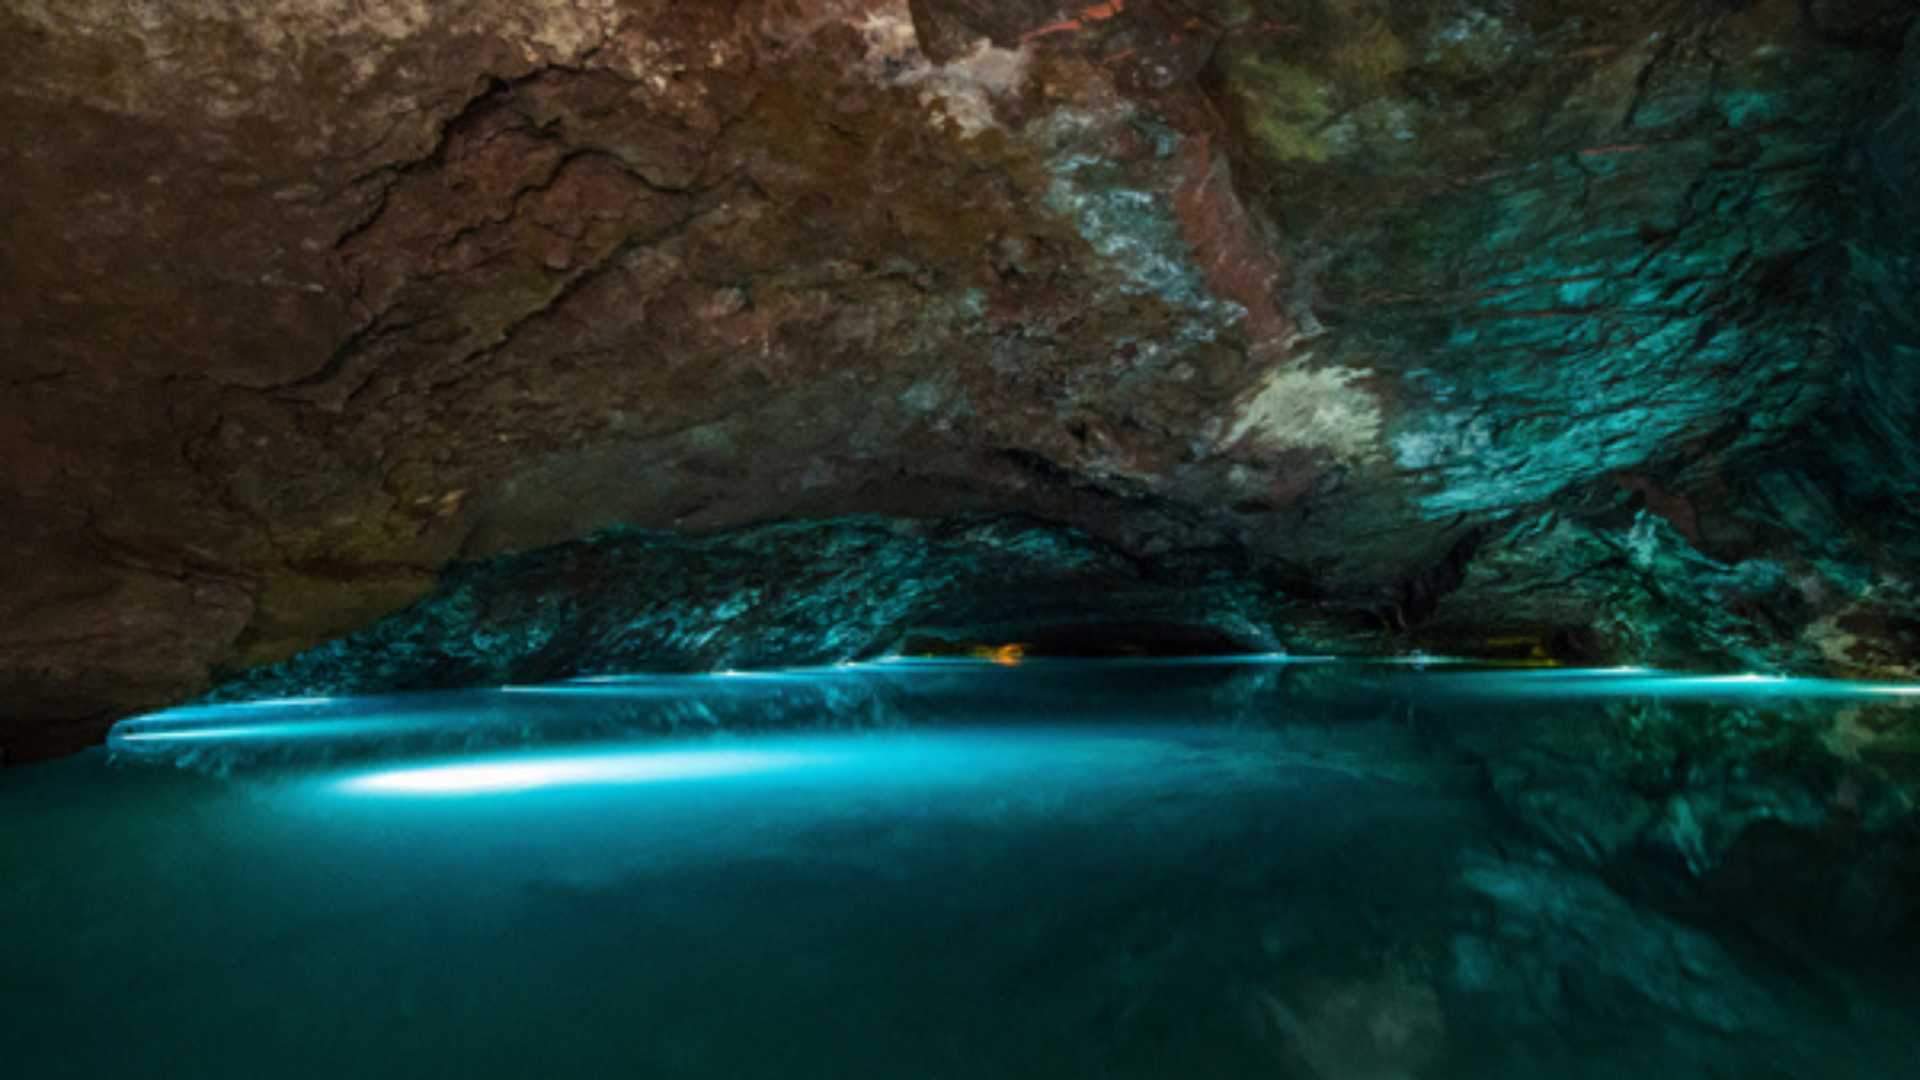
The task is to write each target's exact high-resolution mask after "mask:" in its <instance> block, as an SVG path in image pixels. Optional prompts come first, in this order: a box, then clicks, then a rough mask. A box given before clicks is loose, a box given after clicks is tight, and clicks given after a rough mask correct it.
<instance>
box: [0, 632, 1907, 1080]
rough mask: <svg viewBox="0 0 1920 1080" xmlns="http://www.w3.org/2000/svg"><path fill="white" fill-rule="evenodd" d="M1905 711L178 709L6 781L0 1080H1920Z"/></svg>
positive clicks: (1082, 680) (1423, 706)
mask: <svg viewBox="0 0 1920 1080" xmlns="http://www.w3.org/2000/svg"><path fill="white" fill-rule="evenodd" d="M1916 696H1920V687H1915V686H1907V685H1901V684H1890V683H1852V682H1842V681H1833V680H1814V679H1780V678H1768V677H1761V676H1744V677H1743V676H1687V675H1679V674H1669V673H1658V672H1652V671H1646V670H1639V669H1595V670H1576V669H1556V668H1511V667H1508V668H1488V667H1484V666H1476V665H1466V664H1450V663H1447V662H1445V661H1444V660H1441V659H1438V658H1428V657H1415V658H1411V659H1409V660H1407V661H1406V662H1401V663H1356V662H1345V661H1334V660H1324V659H1316V658H1294V657H1280V656H1237V657H1223V658H1218V659H1202V658H1185V659H1177V660H1145V659H1136V660H1045V659H1039V660H1024V661H1021V662H1013V661H1008V662H1003V663H993V662H985V661H973V660H960V659H943V660H891V661H879V662H873V663H863V664H844V665H837V666H831V667H821V668H810V669H788V670H763V671H753V672H731V673H716V674H710V675H648V676H634V677H603V678H594V679H582V680H574V681H568V682H560V683H554V684H547V685H530V686H507V687H502V688H498V689H493V690H468V691H455V692H445V693H421V694H407V695H387V696H368V697H343V698H326V697H313V698H300V699H282V700H271V701H259V702H253V703H248V704H231V705H203V706H189V707H182V708H178V709H174V710H170V711H167V712H162V713H158V714H152V715H148V716H144V717H138V718H133V719H129V720H127V721H123V722H122V723H121V724H120V725H119V726H118V727H116V728H115V730H114V732H113V734H112V736H111V737H110V740H109V744H108V746H107V747H106V748H104V749H101V750H95V751H89V752H87V753H84V754H81V755H78V756H75V757H70V758H67V759H64V760H60V761H56V762H52V763H47V764H40V765H30V766H25V767H22V768H17V769H10V770H7V771H6V772H4V773H0V820H4V821H5V822H7V824H8V827H7V828H6V829H5V830H4V831H0V865H3V866H6V867H7V868H8V873H7V875H6V876H5V878H4V879H0V925H4V926H5V927H6V928H7V932H6V934H5V935H4V937H3V938H0V961H3V962H0V1031H4V1032H5V1038H4V1046H5V1054H6V1059H7V1062H8V1071H9V1074H10V1075H15V1076H23V1077H26V1076H31V1077H36V1078H37V1077H60V1076H75V1077H81V1076H196V1077H227V1076H231V1077H260V1076H287V1077H305V1076H313V1077H322V1076H326V1077H338V1076H368V1077H372V1076H394V1077H419V1076H463V1077H480V1076H489V1077H490V1076H500V1077H508V1076H563V1075H579V1076H615V1075H618V1076H649V1077H655V1076H657V1077H673V1076H728V1077H823V1078H825V1077H1082V1076H1084V1077H1167V1076H1194V1077H1201V1076H1204V1077H1242V1076H1244V1077H1263V1078H1272V1077H1301V1078H1320V1080H1335V1078H1343V1080H1344V1078H1380V1080H1387V1078H1415V1077H1419V1078H1428V1080H1438V1078H1453V1077H1459V1078H1486V1077H1514V1078H1521V1077H1544V1076H1569V1077H1593V1078H1596V1080H1598V1078H1608V1080H1611V1078H1623V1077H1635V1076H1646V1075H1657V1076H1689V1077H1691V1076H1699V1077H1806V1078H1818V1077H1833V1078H1842V1077H1892V1076H1903V1075H1915V1074H1920V1040H1916V1037H1915V1033H1914V1029H1913V1021H1912V1017H1913V1016H1914V1014H1915V1010H1916V1008H1920V965H1916V964H1915V963H1914V962H1913V961H1914V957H1915V956H1920V951H1916V947H1917V946H1920V921H1917V919H1916V915H1917V914H1920V877H1917V876H1916V873H1915V867H1916V865H1920V861H1917V860H1916V845H1920V829H1917V828H1916V823H1917V822H1920V815H1916V811H1915V805H1914V795H1915V792H1916V791H1920V714H1917V713H1915V712H1913V711H1912V710H1913V707H1914V705H1915V698H1916Z"/></svg>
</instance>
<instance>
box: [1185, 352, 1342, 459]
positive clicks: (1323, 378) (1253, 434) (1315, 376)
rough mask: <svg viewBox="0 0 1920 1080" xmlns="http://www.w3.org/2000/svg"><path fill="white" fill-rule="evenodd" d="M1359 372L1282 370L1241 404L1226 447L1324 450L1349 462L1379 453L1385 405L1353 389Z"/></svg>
mask: <svg viewBox="0 0 1920 1080" xmlns="http://www.w3.org/2000/svg"><path fill="white" fill-rule="evenodd" d="M1366 375H1367V372H1365V371H1363V370H1360V369H1358V368H1348V367H1327V368H1318V369H1308V368H1305V367H1302V366H1300V362H1299V361H1298V360H1295V361H1292V362H1290V363H1288V364H1286V365H1285V366H1283V367H1280V368H1277V369H1275V370H1274V372H1273V373H1272V374H1270V375H1268V376H1267V378H1266V380H1265V381H1264V382H1262V383H1261V384H1260V386H1259V387H1258V388H1257V389H1256V390H1255V391H1254V392H1253V393H1252V394H1251V395H1250V396H1249V397H1247V398H1246V403H1245V404H1243V405H1242V406H1240V409H1239V411H1238V413H1236V414H1235V416H1234V419H1233V423H1232V425H1231V426H1230V427H1228V429H1227V433H1226V435H1225V436H1224V437H1223V438H1222V439H1221V440H1220V445H1222V446H1234V445H1238V444H1241V443H1246V444H1249V445H1251V446H1253V447H1256V448H1258V449H1263V450H1270V451H1281V450H1324V451H1326V452H1328V453H1330V454H1332V455H1333V456H1334V457H1336V458H1338V459H1340V460H1342V461H1345V462H1349V463H1359V462H1363V461H1369V460H1371V459H1373V458H1375V457H1377V456H1378V455H1379V438H1380V404H1379V402H1378V401H1377V400H1376V399H1375V398H1374V396H1373V395H1372V394H1370V393H1368V392H1367V391H1365V390H1363V389H1361V388H1359V387H1357V386H1355V385H1353V384H1354V383H1355V382H1356V381H1357V380H1359V379H1361V378H1364V377H1365V376H1366Z"/></svg>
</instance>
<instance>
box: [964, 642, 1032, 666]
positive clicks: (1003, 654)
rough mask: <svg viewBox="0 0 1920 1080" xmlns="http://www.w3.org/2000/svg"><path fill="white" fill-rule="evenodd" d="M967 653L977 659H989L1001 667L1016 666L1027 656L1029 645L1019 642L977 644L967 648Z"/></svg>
mask: <svg viewBox="0 0 1920 1080" xmlns="http://www.w3.org/2000/svg"><path fill="white" fill-rule="evenodd" d="M967 655H969V656H972V657H973V658H974V659H976V660H988V661H991V662H993V663H996V664H999V665H1000V666H1001V667H1015V666H1017V665H1018V664H1019V663H1020V661H1022V660H1025V659H1026V658H1027V647H1026V646H1025V645H1021V644H1019V643H1018V642H1016V643H1014V644H1011V645H975V646H974V647H973V648H971V649H968V650H967Z"/></svg>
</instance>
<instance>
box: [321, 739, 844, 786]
mask: <svg viewBox="0 0 1920 1080" xmlns="http://www.w3.org/2000/svg"><path fill="white" fill-rule="evenodd" d="M821 760H822V756H821V755H815V754H799V753H791V752H785V753H783V752H775V751H756V750H682V751H651V752H649V751H628V752H616V753H597V754H564V755H563V754H546V755H539V756H533V757H512V758H500V759H494V760H480V761H458V762H447V763H443V764H437V765H424V766H414V767H409V768H404V769H389V770H386V771H383V772H376V773H369V774H366V775H364V776H356V777H354V778H352V779H350V780H347V781H345V782H343V783H342V784H341V785H340V786H341V788H342V789H344V790H346V791H352V792H359V793H363V794H376V795H501V794H511V793H515V792H522V791H538V790H544V789H551V788H565V787H581V786H589V785H610V784H612V785H624V784H652V783H662V782H667V781H675V780H703V779H711V778H715V777H722V776H743V775H747V774H753V773H767V772H775V771H779V770H784V769H792V768H797V767H799V766H802V765H808V764H817V763H819V762H820V761H821Z"/></svg>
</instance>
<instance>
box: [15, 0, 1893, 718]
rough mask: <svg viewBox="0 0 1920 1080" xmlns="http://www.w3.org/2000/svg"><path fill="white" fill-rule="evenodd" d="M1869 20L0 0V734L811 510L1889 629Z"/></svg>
mask: <svg viewBox="0 0 1920 1080" xmlns="http://www.w3.org/2000/svg"><path fill="white" fill-rule="evenodd" d="M1912 21H1913V13H1912V12H1911V10H1910V5H1908V4H1906V3H1899V2H1884V3H1883V2H1871V3H1851V4H1844V5H1843V4H1835V3H1824V2H1817V0H1810V2H1798V0H1754V2H1747V3H1740V2H1705V0H1700V2H1693V0H1689V2H1674V0H1635V2H1629V3H1606V4H1598V3H1587V2H1580V0H1552V2H1546V3H1539V4H1526V5H1520V4H1509V3H1497V2H1465V0H1459V2H1451V3H1443V4H1433V3H1425V2H1421V3H1415V2H1412V0H1404V2H1402V0H1393V2H1387V0H1220V2H1203V3H1175V2H1172V0H1160V2H1153V0H1130V2H1119V0H1115V2H1112V3H1104V4H1095V5H1082V4H1078V3H1071V2H1070V3H1053V2H1049V0H1015V2H996V3H982V2H978V0H913V2H911V3H907V2H904V0H740V2H734V3H718V2H716V3H691V4H689V3H678V4H675V3H667V2H665V0H658V2H649V0H544V2H540V3H533V4H526V3H507V2H504V0H466V2H463V3H455V4H434V5H427V4H420V3H395V4H388V5H377V6H368V5H361V4H355V3H347V2H344V0H270V2H266V3H249V4H240V3H235V2H232V0H190V2H181V3H175V4H168V5H162V6H159V7H139V8H130V7H127V6H125V5H121V4H118V3H113V2H111V0H78V2H63V3H51V2H43V0H22V2H17V3H14V4H11V5H9V6H8V8H7V9H6V10H5V11H4V12H0V40H3V41H4V42H5V43H6V44H7V46H8V54H9V57H10V59H11V65H12V66H11V70H10V73H9V77H8V78H7V79H6V80H4V83H0V121H4V123H5V124H6V126H7V129H8V130H9V131H10V132H13V133H14V135H13V137H11V138H10V139H9V140H8V141H7V142H6V144H5V145H0V178H4V180H5V181H6V183H7V187H8V190H9V193H10V196H9V212H8V235H9V239H8V242H7V243H6V244H5V245H0V281H3V282H4V283H5V295H6V296H7V297H8V302H7V303H6V304H5V305H4V306H0V387H4V394H3V395H0V461H3V462H4V464H0V552H4V555H5V557H6V563H5V565H6V569H5V570H4V571H0V574H4V575H5V579H4V582H3V584H4V587H0V746H5V745H8V744H12V745H14V746H15V747H16V749H15V751H14V752H15V753H16V754H18V753H21V752H24V751H22V750H21V749H19V748H20V747H25V746H26V745H27V742H28V739H29V736H31V740H32V742H33V743H34V745H35V746H39V747H48V746H55V745H76V744H78V743H81V742H85V741H87V740H90V739H93V738H96V737H97V735H98V733H99V732H100V731H101V730H102V729H103V727H104V724H105V723H106V722H107V721H108V720H110V719H111V718H112V717H114V716H116V715H120V714H123V713H125V712H127V711H129V710H133V709H139V708H145V707H149V706H152V705H156V704H159V703H163V702H166V701H172V700H177V699H179V698H181V697H182V696H185V695H189V694H193V693H196V692H198V691H200V690H202V689H204V688H205V687H207V686H208V685H209V684H210V683H211V682H212V681H213V680H215V679H216V678H218V677H221V676H224V675H226V674H230V673H233V672H236V671H240V670H244V669H247V668H250V667H254V666H257V665H261V664H267V663H273V662H277V661H280V660H283V659H285V658H287V657H289V656H291V655H293V654H295V653H297V652H299V651H300V650H302V649H305V648H308V647H310V646H313V645H315V644H317V643H319V642H322V641H326V640H329V639H333V638H337V637H339V636H340V635H342V634H344V633H347V632H349V631H352V630H354V629H356V628H359V627H362V626H366V625H368V624H369V623H371V622H373V621H374V620H376V619H378V618H379V617H381V616H384V615H387V614H389V613H391V612H395V611H398V610H400V609H403V608H405V607H406V606H407V605H408V604H410V603H413V602H414V601H416V600H418V599H420V598H421V597H423V596H427V595H428V594H429V593H430V592H431V591H432V590H433V589H434V588H435V583H436V582H437V581H438V580H440V574H441V570H442V568H443V567H445V566H447V565H449V564H450V563H454V562H472V561H476V560H484V559H487V558H489V557H493V556H497V555H502V554H511V553H515V552H523V551H529V550H535V549H539V548H542V547H543V546H546V545H551V544H555V543H560V542H564V541H569V540H572V539H574V538H578V537H582V536H588V535H593V534H596V533H597V532H599V531H600V530H604V529H607V528H610V527H624V528H631V527H639V528H645V529H655V530H674V531H678V532H680V533H683V534H693V535H698V534H706V533H711V532H714V531H717V530H728V529H733V528H737V527H741V526H749V525H754V524H756V523H762V522H768V521H773V520H778V519H822V520H824V519H830V518H834V517H836V516H837V515H843V514H849V513H860V514H880V515H888V516H893V517H900V518H909V519H941V518H947V517H951V516H953V515H970V514H975V513H979V512H984V511H995V512H1015V513H1020V514H1024V515H1029V516H1031V517H1032V518H1033V519H1035V520H1038V521H1044V522H1047V523H1050V525H1051V526H1053V527H1059V528H1065V529H1073V530H1078V531H1079V533H1080V534H1084V536H1085V537H1086V538H1087V540H1086V542H1088V543H1092V544H1097V545H1101V546H1103V547H1105V548H1110V549H1111V550H1112V551H1114V552H1116V553H1118V556H1119V557H1122V558H1124V559H1128V560H1156V559H1158V560H1178V559H1181V558H1187V557H1196V556H1198V555H1200V554H1204V553H1218V552H1228V553H1231V557H1230V558H1228V559H1227V560H1226V561H1225V562H1224V563H1222V564H1221V565H1224V566H1230V567H1242V566H1250V567H1255V568H1257V573H1252V574H1250V575H1249V576H1248V578H1247V580H1248V581H1250V582H1257V583H1258V586H1259V588H1261V589H1262V590H1265V591H1267V592H1270V593H1273V594H1275V595H1274V598H1273V600H1272V601H1271V605H1272V606H1271V608H1270V610H1271V611H1273V612H1276V613H1278V612H1281V611H1289V612H1292V613H1293V615H1291V616H1288V617H1290V618H1292V617H1297V618H1299V619H1301V620H1302V621H1303V624H1304V623H1306V622H1310V621H1314V620H1333V621H1336V622H1341V623H1342V624H1343V625H1344V626H1346V627H1349V628H1353V629H1354V630H1355V632H1363V633H1368V634H1372V635H1374V639H1375V640H1376V643H1377V644H1378V646H1379V647H1382V648H1401V647H1407V646H1409V645H1413V644H1425V645H1430V646H1433V647H1450V648H1469V649H1470V648H1472V647H1475V646H1476V645H1484V644H1486V643H1487V642H1489V641H1492V640H1496V639H1500V640H1505V639H1511V638H1515V637H1518V638H1523V639H1532V640H1536V641H1538V642H1542V643H1553V642H1571V643H1573V645H1577V646H1578V648H1579V650H1580V651H1582V652H1583V654H1590V655H1595V656H1602V655H1606V656H1623V657H1634V658H1641V659H1650V660H1661V661H1672V662H1702V663H1748V662H1771V663H1785V664H1792V665H1797V666H1819V665H1825V666H1827V667H1829V668H1834V669H1845V670H1861V671H1876V672H1887V671H1895V670H1900V669H1901V668H1902V665H1903V664H1904V663H1905V657H1906V656H1908V655H1910V654H1909V653H1907V652H1906V651H1904V646H1903V645H1902V644H1901V642H1902V641H1904V639H1903V638H1901V637H1900V634H1902V633H1904V632H1905V630H1904V627H1905V626H1906V625H1907V624H1906V623H1904V622H1902V621H1901V620H1902V619H1904V618H1905V616H1904V614H1903V612H1904V611H1905V610H1906V609H1905V608H1904V607H1903V606H1902V604H1903V603H1904V596H1905V593H1904V591H1903V590H1904V589H1905V586H1904V584H1902V582H1901V580H1900V577H1899V573H1900V571H1899V567H1900V566H1901V562H1902V559H1903V558H1904V552H1905V551H1906V550H1908V549H1907V548H1903V547H1902V544H1903V543H1905V542H1906V540H1907V538H1908V537H1909V536H1910V533H1911V526H1910V524H1909V522H1910V520H1911V519H1910V516H1909V515H1908V513H1907V511H1906V509H1905V503H1906V502H1907V500H1905V499H1904V498H1903V493H1904V492H1905V491H1906V490H1907V489H1908V487H1909V486H1910V485H1911V484H1912V483H1913V482H1914V478H1915V477H1916V476H1920V473H1916V472H1915V471H1914V469H1915V467H1917V466H1920V461H1916V460H1915V458H1914V455H1915V453H1916V452H1915V451H1914V449H1913V443H1912V441H1911V440H1910V439H1909V438H1908V437H1907V432H1908V425H1909V424H1910V417H1911V414H1912V410H1911V409H1908V408H1905V407H1904V406H1903V405H1902V403H1903V402H1910V401H1913V400H1914V399H1915V398H1916V396H1920V386H1916V384H1915V383H1914V381H1913V380H1914V379H1915V378H1916V376H1914V375H1913V374H1912V373H1913V371H1914V370H1915V369H1914V365H1912V364H1911V363H1910V362H1907V361H1909V360H1910V359H1911V358H1912V350H1913V349H1914V347H1915V342H1916V335H1915V333H1914V324H1913V322H1912V315H1911V311H1910V310H1908V304H1907V302H1906V297H1909V296H1911V295H1913V290H1912V288H1911V286H1912V284H1913V283H1914V282H1913V275H1914V269H1913V267H1914V264H1913V262H1912V258H1913V256H1912V254H1911V252H1912V251H1913V246H1912V244H1913V238H1914V237H1915V235H1916V230H1915V223H1914V219H1913V211H1912V209H1911V207H1910V206H1909V205H1907V204H1906V202H1905V201H1904V199H1903V198H1902V192H1903V189H1904V190H1911V186H1910V185H1911V180H1912V177H1913V173H1914V169H1915V161H1916V159H1915V152H1914V146H1913V144H1912V141H1911V140H1912V136H1911V135H1910V134H1909V131H1910V129H1911V127H1912V125H1911V124H1907V123H1903V122H1902V120H1901V117H1911V116H1912V109H1913V108H1914V107H1915V106H1914V89H1913V87H1914V76H1913V74H1912V72H1913V63H1914V61H1913V60H1912V54H1913V53H1914V52H1915V50H1914V48H1912V47H1909V48H1908V49H1907V52H1908V54H1909V55H1908V60H1907V67H1906V68H1905V69H1902V68H1901V67H1900V64H1901V60H1900V51H1901V43H1902V40H1903V36H1904V34H1905V32H1906V28H1907V26H1908V25H1909V24H1910V23H1911V22H1912ZM1902 70H1904V71H1905V74H1904V75H1901V74H1897V73H1899V72H1901V71H1902ZM1902 95H1905V96H1904V97H1903V96H1902ZM1856 418H1861V419H1858V420H1857V421H1856ZM1816 459H1817V460H1816ZM1076 542H1078V541H1076ZM622 595H628V594H624V593H623V594H622ZM627 602H628V603H637V602H639V601H638V600H637V599H635V598H634V597H632V596H629V598H628V601H627ZM1274 618H1275V619H1276V620H1280V619H1281V618H1282V617H1281V616H1280V615H1278V614H1275V615H1274ZM1268 629H1269V632H1272V631H1274V630H1275V629H1277V628H1276V627H1269V628H1268ZM1889 643H1891V644H1889Z"/></svg>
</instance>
